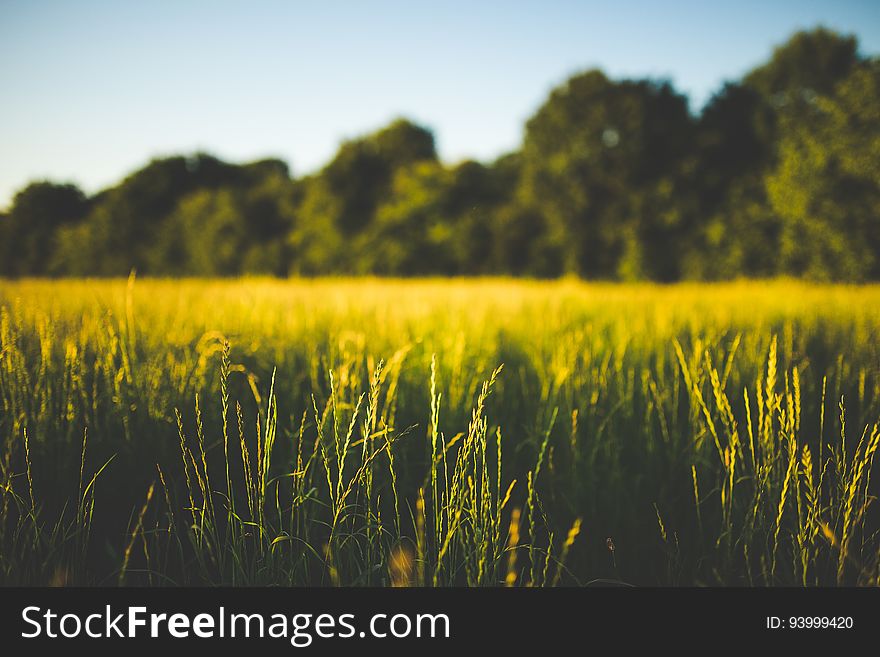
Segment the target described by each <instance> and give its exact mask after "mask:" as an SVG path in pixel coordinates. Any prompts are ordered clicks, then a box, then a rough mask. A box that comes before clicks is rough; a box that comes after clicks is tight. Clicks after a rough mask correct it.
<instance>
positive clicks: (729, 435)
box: [0, 279, 880, 586]
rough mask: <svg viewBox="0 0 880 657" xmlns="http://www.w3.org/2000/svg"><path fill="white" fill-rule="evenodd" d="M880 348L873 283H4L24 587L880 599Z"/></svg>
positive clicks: (14, 537)
mask: <svg viewBox="0 0 880 657" xmlns="http://www.w3.org/2000/svg"><path fill="white" fill-rule="evenodd" d="M878 331H880V288H878V287H875V286H868V287H864V286H862V287H855V286H853V287H846V286H818V285H807V284H802V283H796V282H773V283H730V284H717V285H706V284H693V285H675V286H657V285H650V284H639V285H610V284H609V285H602V284H583V283H578V282H574V281H558V282H553V283H549V282H540V283H539V282H525V281H517V282H514V281H510V280H504V279H498V280H492V279H486V280H471V281H464V280H460V281H456V280H452V281H448V280H447V281H442V280H412V281H394V280H385V281H379V280H369V279H359V280H344V279H338V280H333V279H323V280H311V281H309V280H302V281H294V282H282V281H278V280H263V279H254V280H247V279H245V280H237V281H216V280H188V281H171V280H137V281H135V280H134V279H130V280H128V281H125V280H104V281H55V282H51V281H35V280H33V281H28V280H24V281H19V282H9V281H4V282H2V283H0V398H2V415H0V437H2V442H3V449H2V454H3V456H2V470H0V548H2V549H0V582H2V583H5V584H13V583H26V584H43V583H54V584H115V583H123V584H153V585H165V584H217V583H226V584H266V585H270V584H328V585H332V584H342V585H389V584H419V585H421V584H425V585H451V584H456V585H465V584H466V585H502V584H505V583H507V584H511V585H518V586H519V585H553V584H567V585H572V584H588V583H590V584H600V583H614V584H634V585H694V584H696V585H777V584H784V585H816V584H819V585H834V584H877V583H878V582H880V541H878V537H877V534H876V532H877V530H878V529H880V522H878V516H877V513H876V508H875V506H876V505H874V504H871V502H872V501H873V495H874V494H876V481H875V479H876V477H875V478H874V480H872V478H871V477H872V472H873V457H874V453H875V451H876V449H877V445H878V440H880V433H878V429H877V421H878V419H880V394H878V393H880V340H878ZM227 343H228V345H229V346H228V348H227V347H226V346H225V345H226V344H227ZM502 365H503V368H502V369H501V370H500V371H497V368H499V367H500V366H502ZM97 472H99V474H98V475H97V476H96V477H95V476H94V475H95V473H97Z"/></svg>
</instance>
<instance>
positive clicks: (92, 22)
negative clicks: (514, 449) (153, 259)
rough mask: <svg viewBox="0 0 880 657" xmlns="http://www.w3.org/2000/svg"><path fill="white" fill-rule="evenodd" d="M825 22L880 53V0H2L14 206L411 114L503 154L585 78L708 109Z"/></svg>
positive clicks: (244, 156)
mask: <svg viewBox="0 0 880 657" xmlns="http://www.w3.org/2000/svg"><path fill="white" fill-rule="evenodd" d="M818 24H823V25H825V26H827V27H831V28H833V29H836V30H839V31H841V32H844V33H853V34H855V35H856V36H857V37H858V38H859V42H860V45H861V49H862V52H863V53H865V54H876V53H878V52H880V2H878V1H876V0H873V1H871V0H863V1H858V2H857V1H849V2H848V1H843V0H841V1H837V2H835V1H833V0H827V1H825V0H822V1H820V0H791V1H789V0H785V1H778V0H764V1H763V2H753V1H752V0H740V1H738V2H729V3H725V5H724V6H721V5H720V4H719V3H714V2H711V1H706V0H700V1H694V2H653V1H648V0H641V1H637V0H631V1H630V0H615V1H614V2H607V1H606V2H592V1H581V2H574V1H569V2H564V1H562V0H559V1H555V0H540V1H531V0H506V1H503V2H495V1H491V2H481V1H479V0H471V1H470V2H461V1H458V0H453V1H442V0H441V1H440V2H437V1H436V0H435V1H434V2H422V1H421V0H408V1H407V2H400V1H391V0H387V1H386V0H381V1H380V0H372V1H366V0H361V1H354V0H353V1H349V2H342V1H338V0H324V1H313V2H299V1H295V0H290V1H288V2H268V1H263V0H260V1H258V0H251V1H250V2H245V1H242V2H226V1H222V0H213V1H203V0H177V1H176V2H171V1H165V0H153V1H151V2H139V3H136V2H126V1H120V0H115V1H105V0H80V1H76V2H74V1H63V0H58V1H48V0H0V94H2V96H0V207H3V206H6V205H7V204H8V202H9V200H10V199H11V197H12V195H13V194H14V192H15V191H16V190H18V189H20V188H21V187H23V186H24V185H25V184H26V183H27V182H28V181H31V180H34V179H41V178H50V179H52V180H57V181H69V182H74V183H77V184H79V185H80V186H81V187H83V189H84V190H86V191H87V192H89V193H92V192H95V191H97V190H98V189H100V188H102V187H105V186H107V185H110V184H113V183H115V182H117V181H118V180H119V179H120V178H121V177H122V176H123V175H125V174H126V173H129V172H131V171H133V170H134V169H136V168H138V167H140V166H142V165H143V164H145V163H146V162H147V161H148V160H149V158H150V157H153V156H156V155H163V154H172V153H181V152H192V151H195V150H206V151H208V152H211V153H213V154H216V155H217V156H219V157H222V158H225V159H229V160H232V161H246V160H252V159H257V158H261V157H267V156H274V157H281V158H283V159H285V160H286V161H287V162H289V163H290V164H291V166H292V168H293V172H294V174H295V175H301V174H304V173H308V172H311V171H314V170H316V169H317V168H319V167H320V166H321V165H323V164H324V163H326V162H327V161H328V160H329V158H330V157H332V155H333V153H334V152H335V150H336V148H337V146H338V144H339V142H340V140H342V139H344V138H347V137H353V136H356V135H358V134H362V133H365V132H369V131H372V130H374V129H376V128H378V127H381V126H383V125H384V124H386V123H387V122H388V121H390V120H391V119H392V118H394V117H396V116H401V115H403V116H408V117H410V118H412V119H414V120H416V121H418V122H421V123H423V124H424V125H426V126H428V127H430V128H432V129H433V130H434V133H435V135H436V138H437V146H438V149H439V152H440V155H441V157H442V158H443V159H444V160H446V161H449V162H454V161H457V160H460V159H464V158H466V157H474V158H477V159H482V160H488V159H492V158H494V157H495V156H497V155H499V154H501V153H504V152H506V151H509V150H513V149H515V148H517V146H518V145H519V142H520V139H521V136H522V127H523V123H524V122H525V120H526V119H527V118H528V117H529V116H530V115H531V114H532V113H533V112H534V111H535V109H536V108H537V107H538V106H539V105H540V104H541V102H542V101H543V100H544V99H545V98H546V96H547V94H548V92H549V91H550V89H551V88H552V87H553V86H555V85H557V84H559V83H560V82H562V81H564V80H565V79H566V78H567V77H568V76H569V75H571V74H572V73H574V72H576V71H579V70H584V69H586V68H591V67H600V68H602V69H604V70H605V71H606V72H607V73H609V74H610V75H611V76H613V77H645V76H650V77H663V78H668V79H670V80H671V81H672V82H673V83H674V84H675V86H676V87H677V88H678V89H679V90H681V91H683V92H685V93H687V94H688V95H689V96H690V98H691V107H692V108H694V109H696V110H698V109H699V108H700V107H701V106H702V104H703V103H704V102H705V101H706V99H707V98H708V97H709V96H711V94H712V92H713V91H714V90H716V89H717V88H718V87H719V85H720V84H721V83H722V82H723V81H724V80H733V79H736V78H738V77H740V76H741V75H742V74H743V73H745V72H746V71H748V70H749V69H750V68H752V67H754V66H755V65H757V64H759V63H761V62H763V61H765V60H766V59H767V58H768V57H769V56H770V54H771V52H772V48H773V46H774V45H778V44H779V43H781V42H783V41H784V40H785V39H786V38H787V37H788V36H790V35H791V34H792V33H793V32H794V31H796V30H798V29H802V28H811V27H814V26H816V25H818Z"/></svg>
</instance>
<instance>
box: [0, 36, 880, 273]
mask: <svg viewBox="0 0 880 657" xmlns="http://www.w3.org/2000/svg"><path fill="white" fill-rule="evenodd" d="M131 269H136V270H137V271H138V272H139V273H141V274H147V275H171V276H177V275H192V276H196V275H198V276H234V275H241V274H264V275H276V276H286V275H321V274H375V275H400V276H407V275H480V274H512V275H518V276H536V277H553V276H560V275H564V274H573V275H577V276H581V277H584V278H591V279H611V280H658V281H673V280H681V279H710V280H711V279H727V278H734V277H740V276H750V277H765V276H777V275H786V276H799V277H806V278H810V279H815V280H837V281H868V280H878V279H880V63H878V60H876V59H872V58H869V57H865V56H863V55H862V54H860V52H859V49H858V44H857V42H856V40H855V38H854V37H851V36H845V35H839V34H836V33H834V32H832V31H830V30H827V29H824V28H817V29H814V30H812V31H807V32H800V33H797V34H795V35H794V36H792V37H791V39H789V40H788V41H787V42H786V43H784V44H782V45H781V46H779V47H778V48H776V50H775V51H774V53H773V55H772V57H771V59H770V60H769V61H768V62H766V63H765V64H762V65H760V66H758V67H756V68H755V69H754V70H752V71H751V72H749V73H747V74H746V75H745V76H744V77H743V78H742V79H741V80H731V81H728V82H726V83H725V84H724V85H723V86H722V87H721V88H720V89H719V90H718V91H717V93H716V94H715V95H714V96H713V97H712V98H711V99H710V101H709V102H708V103H707V104H706V106H705V107H704V108H703V109H702V110H701V111H700V112H699V113H694V112H693V111H692V110H691V108H689V105H688V99H687V98H686V97H685V96H684V95H682V94H681V93H679V92H677V91H676V90H675V88H674V87H673V86H672V84H671V83H670V82H668V81H665V80H653V79H623V80H615V79H611V78H609V77H608V76H607V75H606V74H604V73H603V72H602V71H599V70H588V71H584V72H581V73H577V74H575V75H573V76H572V77H571V78H570V79H568V80H567V81H565V82H564V83H563V84H561V85H559V86H558V87H557V88H556V89H554V90H552V92H551V93H550V94H549V96H548V97H547V99H546V100H545V102H544V103H543V104H542V105H541V106H540V107H539V108H538V109H537V110H536V112H535V113H534V115H533V116H532V117H530V118H529V119H528V121H527V122H526V124H525V128H524V134H523V140H522V145H521V148H519V149H518V150H517V151H516V152H513V153H509V154H507V155H505V156H503V157H500V158H498V159H497V160H496V161H494V162H488V163H480V162H474V161H465V162H459V163H454V164H445V163H443V162H440V160H439V159H438V156H437V151H436V147H435V143H434V136H433V134H432V132H431V131H430V129H428V128H427V127H425V126H421V125H418V124H416V123H414V122H412V121H410V120H407V119H405V118H399V119H396V120H395V121H393V122H392V123H391V124H390V125H388V126H386V127H384V128H382V129H379V130H377V131H376V132H374V133H372V134H368V135H363V136H360V137H357V138H353V139H349V140H347V141H345V142H343V143H342V144H341V145H340V147H339V150H338V152H337V153H336V155H335V156H334V157H333V159H332V160H331V161H330V162H329V163H328V164H327V165H326V166H325V167H324V168H322V169H321V170H320V171H317V172H315V173H314V174H311V175H308V176H304V177H299V178H296V177H293V176H292V175H291V172H290V171H289V169H288V167H287V165H286V164H285V163H284V162H282V161H279V160H264V161H259V162H253V163H249V164H243V165H238V164H232V163H228V162H223V161H221V160H219V159H217V158H215V157H212V156H210V155H207V154H204V153H197V154H195V155H192V156H175V157H166V158H161V159H156V160H153V161H152V162H150V163H148V164H147V165H146V166H145V167H144V168H142V169H140V170H138V171H136V172H134V173H132V174H131V175H129V176H128V177H126V178H125V179H124V180H122V181H121V182H120V183H119V184H118V185H116V186H114V187H112V188H110V189H106V190H103V191H101V192H99V193H97V194H95V195H94V196H92V197H88V196H86V195H85V194H84V193H82V192H81V191H80V190H79V189H77V188H76V187H75V186H74V185H71V184H59V183H55V182H50V181H37V182H34V183H32V184H30V185H28V186H27V187H25V188H24V189H22V190H21V191H20V192H19V193H18V194H17V195H16V196H15V197H14V199H13V202H12V205H11V207H10V208H9V210H8V211H7V212H6V213H0V275H2V276H45V275H97V276H121V275H126V274H128V272H129V271H130V270H131Z"/></svg>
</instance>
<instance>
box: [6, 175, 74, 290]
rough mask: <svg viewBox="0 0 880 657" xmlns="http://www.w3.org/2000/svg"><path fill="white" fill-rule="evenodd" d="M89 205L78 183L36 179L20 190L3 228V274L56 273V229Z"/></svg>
mask: <svg viewBox="0 0 880 657" xmlns="http://www.w3.org/2000/svg"><path fill="white" fill-rule="evenodd" d="M88 209H89V202H88V200H87V199H86V197H85V195H84V194H83V193H82V191H81V190H80V189H79V188H78V187H76V186H75V185H69V184H61V185H59V184H54V183H51V182H37V183H32V184H30V185H28V186H27V187H25V188H24V189H23V190H22V191H20V192H18V193H17V194H16V195H15V198H14V199H13V203H12V208H11V209H10V212H9V215H8V217H6V218H5V219H4V220H3V224H2V228H0V231H2V233H0V238H2V239H0V261H2V262H0V274H2V275H5V276H43V275H46V274H50V273H53V268H52V258H53V253H54V251H55V248H56V233H57V231H58V230H59V229H60V228H61V227H63V226H68V225H70V224H73V223H75V222H77V221H79V220H80V219H81V218H82V217H83V216H84V215H85V214H86V212H87V211H88Z"/></svg>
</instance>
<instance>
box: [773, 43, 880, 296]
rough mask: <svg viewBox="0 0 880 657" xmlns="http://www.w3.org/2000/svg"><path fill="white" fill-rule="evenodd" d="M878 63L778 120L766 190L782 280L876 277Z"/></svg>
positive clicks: (879, 239)
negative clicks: (776, 228) (775, 156)
mask: <svg viewBox="0 0 880 657" xmlns="http://www.w3.org/2000/svg"><path fill="white" fill-rule="evenodd" d="M878 107H880V61H877V60H874V61H871V62H866V63H864V64H862V65H860V66H859V67H857V68H855V69H854V70H853V71H852V72H851V73H850V74H849V76H848V77H847V78H846V79H844V80H843V81H842V82H840V83H839V84H838V85H837V86H836V88H835V89H834V90H833V92H832V93H831V94H830V95H824V94H823V95H817V96H816V97H815V98H814V99H813V101H812V102H811V111H810V113H809V115H808V120H805V119H804V114H805V112H804V111H800V112H798V113H797V115H795V116H792V115H783V119H782V123H781V133H782V135H781V140H780V145H779V151H780V156H779V162H778V165H777V166H776V167H775V168H774V169H773V170H772V171H771V172H770V173H769V174H768V176H767V178H766V186H767V192H768V196H769V198H770V201H771V203H772V206H773V209H774V210H775V211H776V213H777V214H778V215H779V216H780V217H781V218H782V233H781V240H780V252H779V258H780V261H781V267H782V269H783V271H784V272H785V273H788V274H792V275H796V276H807V277H809V278H813V279H819V280H845V281H864V280H869V279H876V278H877V277H878V276H880V221H878V217H880V159H878V155H877V154H878V153H880V113H878V110H877V108H878Z"/></svg>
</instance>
